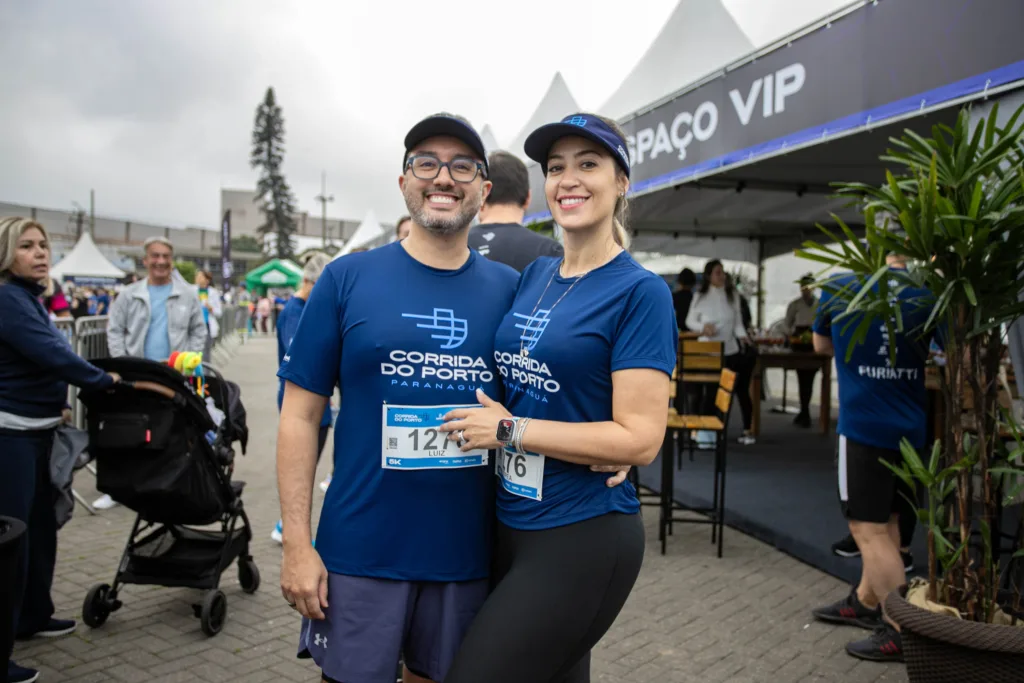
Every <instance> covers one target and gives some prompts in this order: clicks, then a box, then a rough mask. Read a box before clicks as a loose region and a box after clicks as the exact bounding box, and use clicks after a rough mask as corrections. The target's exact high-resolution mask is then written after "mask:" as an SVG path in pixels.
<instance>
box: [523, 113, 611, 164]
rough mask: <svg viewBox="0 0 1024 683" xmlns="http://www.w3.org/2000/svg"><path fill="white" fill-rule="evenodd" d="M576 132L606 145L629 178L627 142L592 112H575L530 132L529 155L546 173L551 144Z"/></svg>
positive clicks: (527, 148)
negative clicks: (557, 121)
mask: <svg viewBox="0 0 1024 683" xmlns="http://www.w3.org/2000/svg"><path fill="white" fill-rule="evenodd" d="M570 135H575V136H579V137H583V138H587V139H588V140H592V141H594V142H596V143H597V144H599V145H601V146H602V147H604V148H605V149H606V150H608V152H609V153H610V154H611V155H612V158H613V159H615V162H616V163H617V164H618V165H619V167H621V168H622V170H623V171H625V173H626V177H627V178H628V177H629V152H627V151H626V141H625V140H623V139H622V138H621V137H619V134H618V133H616V132H615V131H614V130H613V129H612V128H611V126H609V125H608V124H607V123H605V122H604V121H602V120H601V119H599V118H597V117H596V116H594V115H592V114H572V115H571V116H566V117H565V118H564V119H562V120H561V121H560V122H559V123H549V124H547V125H544V126H541V127H540V128H538V129H537V130H535V131H533V132H532V133H530V137H528V138H526V144H525V145H524V148H525V150H526V156H528V157H530V158H531V159H533V160H534V161H536V162H537V163H539V164H540V167H541V169H542V170H543V171H544V174H545V175H547V172H548V153H549V152H550V151H551V146H552V145H554V144H555V142H557V141H558V140H560V139H561V138H564V137H569V136H570Z"/></svg>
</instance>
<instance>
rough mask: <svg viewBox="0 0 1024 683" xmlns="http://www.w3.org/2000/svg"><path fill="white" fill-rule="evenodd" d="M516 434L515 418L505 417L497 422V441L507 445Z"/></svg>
mask: <svg viewBox="0 0 1024 683" xmlns="http://www.w3.org/2000/svg"><path fill="white" fill-rule="evenodd" d="M515 434H516V418H514V417H507V418H504V419H502V420H500V421H499V422H498V433H497V439H498V443H500V444H504V445H506V446H507V445H508V444H509V443H511V442H512V437H514V436H515Z"/></svg>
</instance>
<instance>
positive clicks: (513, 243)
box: [469, 151, 563, 273]
mask: <svg viewBox="0 0 1024 683" xmlns="http://www.w3.org/2000/svg"><path fill="white" fill-rule="evenodd" d="M487 165H488V167H489V168H490V175H489V177H488V180H490V181H491V183H492V187H491V193H490V194H489V195H488V196H487V199H485V200H484V203H483V206H482V207H480V214H479V218H480V223H479V224H478V225H476V226H474V227H472V228H470V230H469V248H470V249H476V250H477V251H479V252H480V253H481V254H482V255H484V256H486V257H487V258H489V259H490V260H492V261H497V262H499V263H504V264H505V265H507V266H511V267H512V268H515V269H516V270H517V271H519V272H520V273H521V272H523V270H524V269H525V268H526V266H528V265H530V264H531V263H533V261H534V260H535V259H536V258H538V257H540V256H561V255H562V253H563V250H562V245H561V244H559V243H558V242H556V241H555V240H553V239H551V238H550V237H544V236H543V235H539V234H537V233H535V232H534V231H532V230H530V229H529V228H525V227H523V225H522V223H523V216H525V215H526V207H528V206H529V205H530V177H529V175H528V174H527V172H526V165H525V164H523V162H522V161H520V160H519V158H518V157H516V156H515V155H512V154H509V153H508V152H501V151H498V152H493V153H492V154H491V155H490V156H489V157H488V159H487Z"/></svg>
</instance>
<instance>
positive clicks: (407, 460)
mask: <svg viewBox="0 0 1024 683" xmlns="http://www.w3.org/2000/svg"><path fill="white" fill-rule="evenodd" d="M479 407H480V406H479V405H450V406H396V405H389V404H387V403H385V404H384V419H383V421H382V422H381V424H382V425H384V429H383V432H384V433H383V435H382V436H383V438H382V441H383V443H382V446H381V467H383V468H384V469H386V470H441V469H449V468H455V467H480V466H482V465H486V464H487V450H485V449H475V450H472V451H469V452H466V453H463V452H462V451H460V450H459V447H458V446H457V445H456V443H455V442H454V441H450V440H449V439H448V432H442V431H441V430H440V429H438V427H440V426H441V425H442V424H444V416H445V415H447V414H448V412H449V411H452V410H456V409H457V408H479Z"/></svg>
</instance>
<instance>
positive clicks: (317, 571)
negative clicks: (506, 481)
mask: <svg viewBox="0 0 1024 683" xmlns="http://www.w3.org/2000/svg"><path fill="white" fill-rule="evenodd" d="M487 175H488V167H487V157H486V155H485V152H484V146H483V143H482V142H481V140H480V137H479V135H478V134H477V133H476V131H475V130H474V129H473V128H472V127H471V126H470V125H469V124H468V123H467V122H466V121H465V120H463V119H461V118H459V117H455V116H452V115H449V114H439V115H436V116H431V117H429V118H427V119H425V120H423V121H421V122H420V123H418V124H416V125H415V126H414V127H413V128H412V129H411V130H410V131H409V133H408V135H407V136H406V138H405V154H404V156H403V159H402V175H401V176H400V178H399V181H398V182H399V187H400V188H401V190H402V194H403V196H404V198H405V202H406V206H407V207H408V210H409V214H410V215H411V216H412V221H411V225H410V233H409V236H408V237H407V238H406V239H404V240H402V241H401V242H392V243H391V244H388V245H387V246H384V247H380V248H377V249H374V250H371V251H367V252H362V253H353V254H349V255H347V256H344V257H342V258H340V259H337V260H335V261H333V262H332V263H331V264H330V265H329V266H328V267H327V268H326V269H325V270H324V272H323V274H322V275H321V277H320V279H319V281H318V282H317V284H316V286H315V287H314V288H313V291H312V293H311V294H310V297H309V300H308V301H307V303H306V305H305V308H304V310H303V314H302V319H301V321H300V322H299V326H298V330H296V333H295V336H294V338H293V339H292V342H291V345H290V346H289V349H288V353H287V354H286V355H285V357H284V359H283V361H284V364H283V366H282V368H281V370H280V372H279V373H278V374H279V376H280V377H281V378H282V379H283V380H285V390H284V402H283V405H282V408H281V423H280V429H279V437H278V486H279V490H280V498H281V509H282V517H283V520H284V530H283V531H284V533H283V546H284V556H283V561H282V567H281V588H282V593H283V595H284V597H285V599H286V600H287V601H288V603H289V604H290V605H292V606H293V607H294V608H295V609H296V610H297V611H298V612H299V613H300V614H302V616H303V617H306V619H304V620H303V628H302V633H301V636H300V638H301V644H300V650H299V655H300V656H306V657H312V658H313V659H314V660H315V661H316V663H317V664H318V666H319V667H320V668H321V670H322V671H323V676H324V680H327V681H345V682H346V683H348V682H351V681H361V682H365V683H378V682H379V683H385V681H386V682H387V683H391V682H392V681H394V679H395V664H396V663H397V662H398V660H399V656H400V655H401V656H402V658H403V659H404V662H405V665H406V667H407V668H408V669H409V670H410V671H406V672H405V680H406V681H429V680H434V681H441V680H443V679H444V677H445V675H446V673H447V668H448V666H449V664H450V662H451V661H452V659H453V658H454V656H455V653H456V651H457V649H458V646H459V643H460V641H461V640H462V636H463V634H464V633H465V631H466V629H468V627H469V623H470V622H471V621H472V619H473V617H474V616H475V614H476V612H477V610H478V609H479V607H480V605H482V603H483V601H484V599H485V598H486V596H487V592H488V587H489V586H488V581H487V576H488V570H489V564H490V555H491V546H492V526H493V515H494V507H493V506H494V463H493V461H492V460H491V459H490V458H491V455H490V454H489V453H488V452H487V451H485V450H473V451H469V452H467V453H462V452H461V451H460V450H459V449H458V448H457V446H456V444H455V443H453V442H451V441H449V440H447V439H446V438H445V434H444V432H441V431H439V430H438V427H440V426H441V424H442V423H443V418H444V415H445V414H446V413H447V412H448V411H449V410H451V409H453V408H456V407H461V406H468V405H474V404H476V403H477V399H476V391H477V389H482V390H483V391H485V392H486V393H487V394H488V395H490V396H495V395H500V394H499V392H500V386H501V376H500V374H499V371H498V368H497V365H496V362H495V359H494V333H495V330H496V329H497V327H498V324H499V322H500V321H501V319H502V317H503V316H504V315H505V312H506V311H508V309H509V306H510V305H511V303H512V299H513V297H514V294H515V287H516V282H517V279H518V276H517V274H516V272H515V271H514V270H512V269H511V268H509V267H507V266H504V265H502V264H499V263H494V262H492V261H489V260H487V259H486V258H484V257H482V256H480V254H478V253H477V252H475V251H471V250H470V249H469V248H468V247H467V232H468V229H469V225H470V222H471V221H472V219H473V217H474V216H475V215H476V213H477V211H478V210H479V209H480V205H481V202H482V200H483V199H484V198H485V197H486V196H487V193H488V191H489V190H490V182H489V181H488V179H487ZM336 386H337V387H339V388H340V390H341V408H340V411H339V414H338V418H337V421H336V424H335V430H334V471H335V475H334V478H333V481H332V483H331V486H330V488H329V489H328V490H327V496H326V498H325V500H324V506H323V511H322V513H321V516H320V524H319V528H318V529H317V534H316V547H315V548H314V547H313V545H312V539H311V537H310V507H311V491H312V488H313V477H314V473H315V468H316V437H317V431H318V429H319V424H320V421H321V417H322V415H323V412H324V409H325V407H326V406H327V401H328V397H329V396H330V395H331V394H332V393H333V392H334V389H335V387H336Z"/></svg>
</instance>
